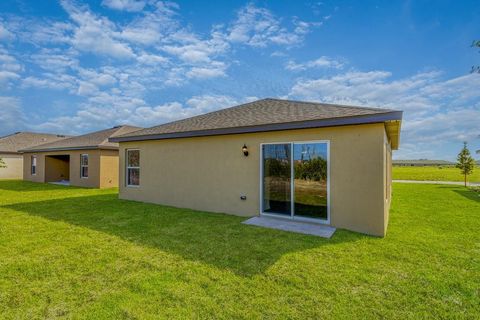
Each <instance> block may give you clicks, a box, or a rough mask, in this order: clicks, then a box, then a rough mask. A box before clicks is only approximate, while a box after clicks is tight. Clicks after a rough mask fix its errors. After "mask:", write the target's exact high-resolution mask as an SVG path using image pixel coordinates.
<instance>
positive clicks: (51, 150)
mask: <svg viewBox="0 0 480 320" xmlns="http://www.w3.org/2000/svg"><path fill="white" fill-rule="evenodd" d="M104 149H105V150H118V147H112V146H83V147H66V148H45V149H24V150H19V152H21V153H34V152H57V151H74V150H104Z"/></svg>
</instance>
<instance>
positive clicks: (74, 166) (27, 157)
mask: <svg viewBox="0 0 480 320" xmlns="http://www.w3.org/2000/svg"><path fill="white" fill-rule="evenodd" d="M115 153H117V154H118V151H116V150H114V151H111V150H72V151H63V152H62V151H59V152H38V153H25V154H24V166H23V173H24V179H25V180H29V181H34V182H47V181H52V180H51V179H48V177H47V179H46V176H45V165H46V162H45V157H48V156H52V155H69V156H70V164H69V169H70V171H69V175H70V177H69V178H70V184H71V185H73V186H79V187H90V188H100V187H108V185H107V184H106V182H105V181H107V182H108V181H112V184H115V181H117V183H118V165H117V166H116V167H115V170H111V169H110V170H106V171H104V172H103V173H104V174H105V176H103V177H101V175H100V164H101V158H102V155H103V154H106V155H107V156H112V155H113V154H115ZM81 154H88V178H81V177H80V155H81ZM32 155H36V156H37V174H36V175H32V174H31V172H30V167H31V156H32ZM107 162H108V161H107ZM109 162H110V164H111V163H112V161H111V160H110V161H109ZM47 165H48V163H47ZM113 165H115V164H113ZM107 174H111V176H110V177H109V176H107ZM102 181H103V185H102Z"/></svg>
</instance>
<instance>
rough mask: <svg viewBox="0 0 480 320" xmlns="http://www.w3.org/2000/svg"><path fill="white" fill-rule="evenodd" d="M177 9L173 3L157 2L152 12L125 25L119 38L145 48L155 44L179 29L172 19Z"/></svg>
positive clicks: (175, 21)
mask: <svg viewBox="0 0 480 320" xmlns="http://www.w3.org/2000/svg"><path fill="white" fill-rule="evenodd" d="M177 9H178V5H176V4H175V3H172V2H167V3H164V2H161V1H159V2H157V4H156V7H155V10H154V11H146V12H144V13H143V15H142V16H140V17H138V18H135V19H134V20H133V21H132V22H130V23H129V24H127V25H126V26H125V27H124V28H123V30H122V31H121V34H120V37H121V38H122V39H124V40H127V41H129V42H132V43H136V44H141V45H145V46H150V45H154V44H157V43H159V42H161V40H165V39H166V38H167V37H168V35H170V34H172V33H174V32H175V31H177V30H179V29H180V28H181V25H180V23H179V22H178V21H177V20H175V19H174V17H175V16H176V15H177V12H176V10H177Z"/></svg>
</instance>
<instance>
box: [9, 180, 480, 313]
mask: <svg viewBox="0 0 480 320" xmlns="http://www.w3.org/2000/svg"><path fill="white" fill-rule="evenodd" d="M242 220H243V219H242V218H239V217H234V216H228V215H222V214H212V213H201V212H195V211H190V210H183V209H175V208H170V207H163V206H156V205H149V204H142V203H136V202H130V201H121V200H117V195H116V190H94V189H80V188H73V187H61V186H52V185H43V184H34V183H27V182H18V181H0V315H1V318H2V319H35V318H42V319H43V318H75V319H82V318H89V319H105V318H115V319H143V318H157V317H158V318H225V319H232V318H234V319H235V318H246V319H252V318H298V319H307V318H313V319H320V318H345V319H351V318H357V319H368V318H377V319H378V318H380V319H385V318H387V319H419V318H436V319H442V318H443V319H446V318H458V319H460V318H470V319H478V318H480V231H479V230H480V194H478V193H475V192H473V191H469V190H467V189H465V188H463V187H457V186H442V185H412V184H395V185H394V191H393V208H392V210H391V221H390V226H389V230H388V235H387V237H386V238H384V239H382V238H375V237H369V236H365V235H361V234H358V233H353V232H348V231H343V230H337V232H336V234H335V235H334V236H333V238H332V239H330V240H327V239H322V238H317V237H313V236H307V235H300V234H294V233H288V232H281V231H274V230H268V229H263V228H258V227H253V226H246V225H242V224H240V222H241V221H242Z"/></svg>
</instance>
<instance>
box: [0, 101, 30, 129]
mask: <svg viewBox="0 0 480 320" xmlns="http://www.w3.org/2000/svg"><path fill="white" fill-rule="evenodd" d="M0 110H1V116H0V136H3V135H6V134H10V133H12V131H19V130H20V129H23V128H24V122H25V116H24V114H23V111H22V107H21V105H20V100H19V99H18V98H15V97H5V96H0Z"/></svg>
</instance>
